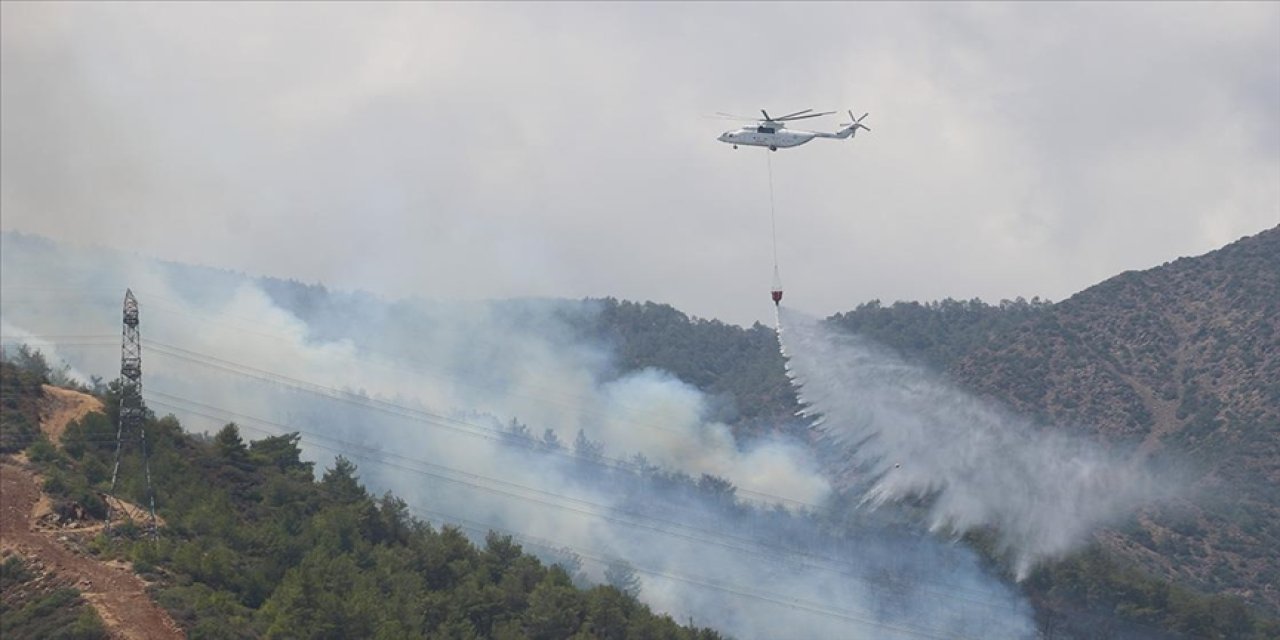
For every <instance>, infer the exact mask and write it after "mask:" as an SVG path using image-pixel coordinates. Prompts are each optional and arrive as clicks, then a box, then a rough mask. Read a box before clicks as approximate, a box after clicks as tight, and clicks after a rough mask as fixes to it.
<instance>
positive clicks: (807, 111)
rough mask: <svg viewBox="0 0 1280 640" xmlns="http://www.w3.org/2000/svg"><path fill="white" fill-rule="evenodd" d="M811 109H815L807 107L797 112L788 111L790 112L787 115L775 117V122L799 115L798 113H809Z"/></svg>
mask: <svg viewBox="0 0 1280 640" xmlns="http://www.w3.org/2000/svg"><path fill="white" fill-rule="evenodd" d="M810 111H813V109H805V110H804V111H797V112H795V113H788V114H787V115H785V116H781V117H778V118H774V122H777V121H779V120H786V119H787V118H790V117H791V116H798V115H800V114H802V113H809V112H810Z"/></svg>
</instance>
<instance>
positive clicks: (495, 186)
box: [0, 2, 1280, 323]
mask: <svg viewBox="0 0 1280 640" xmlns="http://www.w3.org/2000/svg"><path fill="white" fill-rule="evenodd" d="M0 14H2V15H0V25H2V29H3V31H2V37H3V43H2V48H0V81H2V83H3V86H2V94H3V99H2V104H0V120H2V125H3V131H2V137H0V142H2V145H0V146H2V154H0V214H2V216H3V218H2V220H0V226H2V227H3V229H5V230H19V231H27V232H34V233H40V234H44V235H48V236H51V237H53V238H56V239H59V240H62V241H71V242H77V243H98V244H102V245H106V246H110V247H115V248H120V249H126V250H133V251H136V252H138V253H141V254H145V255H151V256H156V257H160V258H165V259H173V260H181V261H185V262H193V263H199V264H207V265H213V266H220V267H227V268H231V269H235V270H239V271H245V272H248V273H251V274H267V275H275V276H281V277H293V278H296V279H299V280H304V281H308V282H312V281H323V282H325V283H326V284H329V285H331V286H336V287H340V288H361V289H367V290H371V291H375V292H378V293H383V294H387V295H392V296H401V295H420V296H425V297H431V298H451V297H467V298H478V297H509V296H558V297H575V298H576V297H582V296H605V295H612V296H617V297H621V298H629V299H639V300H643V299H652V300H655V301H659V302H668V303H671V304H674V305H676V306H677V307H679V308H681V309H682V310H685V311H687V312H689V313H692V314H695V315H699V316H702V317H716V318H720V319H723V320H726V321H730V322H736V323H746V322H751V321H753V320H756V319H760V320H764V319H766V318H769V317H771V314H772V309H771V308H770V305H769V302H768V295H767V290H768V287H769V284H770V279H771V275H772V259H771V256H770V241H769V228H770V224H769V201H768V187H767V182H766V171H767V166H766V155H767V152H765V151H763V150H760V149H741V150H738V151H734V150H732V149H731V148H730V147H729V146H727V145H724V144H722V143H719V142H716V140H715V138H716V136H717V135H719V134H720V133H721V132H722V131H724V130H725V129H728V128H731V126H732V123H727V122H722V121H717V120H714V119H710V118H708V117H707V116H709V115H710V114H712V113H713V112H716V111H730V112H738V113H752V112H754V111H755V110H757V109H759V108H760V107H764V108H768V109H771V110H776V111H778V112H783V111H794V110H799V109H804V108H809V107H813V108H819V109H841V110H843V109H853V110H854V111H855V112H856V113H858V114H861V113H862V112H864V111H869V112H871V116H870V117H869V118H868V119H867V120H866V124H868V125H870V127H871V128H872V131H871V132H870V133H866V132H863V133H861V134H859V135H858V137H857V138H856V139H855V140H853V141H852V142H850V141H831V140H817V141H814V142H812V143H810V144H808V145H806V146H803V147H799V148H796V149H790V150H783V151H779V152H777V153H775V154H771V156H772V162H773V172H774V176H775V187H776V190H777V226H778V234H779V236H778V247H779V254H780V259H781V268H782V276H783V281H784V283H785V284H786V288H787V302H789V303H790V304H792V305H794V306H797V307H800V308H803V309H807V310H809V311H812V312H815V313H820V314H827V313H831V312H835V311H842V310H847V309H849V308H852V307H853V306H855V305H856V304H858V303H860V302H863V301H866V300H869V299H872V298H880V299H882V300H884V301H886V302H889V301H892V300H898V299H936V298H942V297H947V296H950V297H955V298H970V297H974V296H978V297H982V298H984V299H987V300H992V301H994V300H998V299H1000V298H1008V297H1014V296H1017V295H1024V296H1027V297H1030V296H1032V295H1041V296H1047V297H1050V298H1052V299H1055V300H1056V299H1061V298H1063V297H1066V296H1068V295H1070V294H1071V293H1073V292H1075V291H1078V290H1080V289H1082V288H1084V287H1086V286H1089V285H1091V284H1094V283H1096V282H1098V281H1100V280H1102V279H1104V278H1106V277H1108V276H1111V275H1114V274H1115V273H1118V272H1120V271H1123V270H1126V269H1139V268H1148V267H1151V266H1154V265H1157V264H1160V263H1162V262H1164V261H1167V260H1171V259H1174V258H1176V257H1178V256H1182V255H1192V254H1198V253H1203V252H1205V251H1208V250H1211V249H1214V248H1216V247H1218V246H1220V245H1222V244H1225V243H1227V242H1229V241H1232V240H1234V239H1236V238H1239V237H1241V236H1243V235H1251V234H1253V233H1257V232H1258V231H1261V230H1263V229H1265V228H1268V227H1271V226H1274V225H1276V224H1277V222H1280V3H1261V2H1258V3H1246V4H1226V3H1214V4H1191V3H1170V4H1155V3H1139V4H1105V5H1104V4H1101V3H1088V4H1063V5H1046V4H1042V3H1023V4H1012V3H1000V4H970V5H961V4H950V3H947V4H909V5H891V4H875V5H869V4H862V3H859V4H834V3H822V4H808V5H806V4H790V3H789V4H729V3H709V4H675V3H660V4H621V3H567V4H533V3H528V4H525V3H521V4H459V5H450V4H438V3H404V4H386V5H373V4H366V3H361V4H349V5H343V4H336V3H326V4H317V5H308V4H302V3H285V4H247V3H225V4H194V3H167V4H162V3H126V4H105V3H86V4H53V3H33V4H23V3H17V2H5V3H3V4H0ZM841 121H842V120H841V119H838V118H836V117H835V116H832V117H830V118H819V119H813V120H808V121H804V124H806V125H809V124H812V126H813V127H814V128H825V129H828V130H830V129H834V128H835V125H836V123H838V122H841ZM797 126H799V125H797Z"/></svg>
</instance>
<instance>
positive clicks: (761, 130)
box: [756, 127, 773, 133]
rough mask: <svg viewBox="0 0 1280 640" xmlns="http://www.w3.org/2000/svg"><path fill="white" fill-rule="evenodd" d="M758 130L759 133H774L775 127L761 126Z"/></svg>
mask: <svg viewBox="0 0 1280 640" xmlns="http://www.w3.org/2000/svg"><path fill="white" fill-rule="evenodd" d="M756 131H757V132H758V133H773V127H760V128H758V129H756Z"/></svg>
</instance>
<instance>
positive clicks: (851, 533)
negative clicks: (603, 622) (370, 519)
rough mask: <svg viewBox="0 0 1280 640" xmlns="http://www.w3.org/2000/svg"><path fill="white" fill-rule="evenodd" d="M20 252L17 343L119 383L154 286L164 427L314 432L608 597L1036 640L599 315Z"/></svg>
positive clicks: (326, 451) (405, 488) (980, 573)
mask: <svg viewBox="0 0 1280 640" xmlns="http://www.w3.org/2000/svg"><path fill="white" fill-rule="evenodd" d="M0 240H2V241H3V247H2V248H3V251H2V252H0V256H2V260H3V264H2V266H3V269H0V288H2V290H3V293H4V306H3V310H2V313H0V315H2V316H3V318H2V319H3V321H4V322H5V323H6V324H5V327H6V328H5V339H6V341H7V340H8V339H9V337H10V336H11V335H12V336H13V337H14V338H17V339H29V338H31V337H32V335H36V336H45V337H44V338H43V339H45V340H47V341H48V342H47V343H46V344H49V345H51V346H56V347H57V349H58V354H59V356H60V357H62V358H66V359H67V361H68V362H70V363H72V364H73V365H74V366H75V367H76V368H77V369H78V370H80V371H83V372H85V373H86V374H89V375H98V376H102V377H104V378H108V379H110V378H113V377H115V374H114V372H115V371H116V370H118V367H119V331H120V303H121V297H122V295H123V292H124V289H125V287H132V288H133V291H134V293H135V294H137V297H138V301H139V306H140V313H141V324H140V329H141V333H142V344H143V371H144V375H143V378H144V385H143V388H144V398H145V400H146V401H147V403H148V406H149V407H150V408H151V409H152V410H154V411H155V412H157V413H158V414H161V415H163V414H165V413H173V414H174V415H176V416H177V417H179V418H180V419H181V420H182V422H183V424H184V426H185V427H186V428H187V429H188V430H191V431H195V432H201V431H204V432H213V431H216V430H217V429H218V428H220V427H221V426H222V425H223V424H225V423H227V422H232V421H234V422H236V423H237V424H238V425H240V427H241V429H242V430H244V431H245V432H246V435H247V436H249V437H260V436H262V435H275V434H281V433H287V432H293V431H297V432H300V433H301V435H302V441H301V446H302V448H303V452H304V457H305V458H306V459H309V460H312V461H315V462H317V467H318V468H319V469H323V468H324V467H326V466H329V465H331V462H332V460H333V458H334V456H335V455H337V454H342V455H345V456H347V457H348V458H350V459H352V460H353V461H354V462H355V463H356V464H357V465H359V469H360V471H359V473H360V476H361V479H362V481H363V482H364V483H365V484H366V486H368V487H369V488H370V490H371V491H373V492H375V493H381V492H382V491H385V490H391V491H393V492H394V493H396V494H397V495H398V496H400V497H402V498H403V499H405V500H406V501H407V502H408V504H409V505H410V506H411V507H412V508H413V509H414V510H415V511H416V513H417V514H419V516H420V517H422V518H424V519H426V520H429V521H431V522H433V523H437V524H441V523H446V524H454V525H457V526H460V527H462V528H463V529H464V530H466V531H468V532H470V533H472V534H474V535H475V536H477V537H481V536H483V535H484V533H485V532H486V531H488V530H491V529H492V530H497V531H499V532H505V533H511V534H513V535H514V536H515V538H516V540H517V542H520V543H522V544H523V545H524V546H525V547H526V549H528V550H529V551H531V552H534V553H537V554H538V555H540V556H541V557H543V558H544V559H545V560H547V561H549V562H559V563H561V564H563V565H565V566H566V567H567V568H568V569H569V570H570V572H571V574H573V575H575V577H576V579H578V580H579V581H581V582H583V583H584V584H585V583H591V582H599V581H604V580H608V579H610V569H611V568H612V569H613V570H612V574H613V575H615V576H616V575H617V574H618V572H619V571H620V572H621V573H624V574H625V573H626V572H628V571H630V572H632V573H633V575H634V578H635V581H634V587H635V588H636V589H638V594H639V597H640V599H641V600H642V601H644V602H646V603H648V604H649V605H650V606H651V607H653V608H654V609H656V610H658V611H661V612H665V613H668V614H670V615H672V616H673V617H674V618H675V619H677V620H679V621H680V622H687V621H689V620H692V621H693V622H694V623H695V624H698V625H701V626H711V627H714V628H716V629H719V630H721V631H723V632H726V633H728V634H731V635H733V636H734V637H737V638H743V639H747V638H777V637H806V638H824V637H825V638H853V639H857V638H916V637H921V636H924V637H938V636H942V637H952V636H971V637H978V636H983V637H1001V638H1024V637H1031V636H1032V635H1033V631H1032V626H1033V625H1032V623H1031V620H1030V613H1029V609H1028V607H1027V605H1026V603H1025V602H1023V601H1022V600H1021V599H1020V598H1019V597H1018V596H1017V595H1016V594H1015V593H1014V592H1013V590H1012V589H1011V588H1010V587H1009V586H1008V585H1006V584H1003V583H1002V582H1001V581H1000V580H999V579H998V578H997V577H995V576H993V575H991V574H990V573H989V572H988V571H987V570H986V569H984V567H983V565H982V563H981V562H980V561H979V559H978V558H977V557H976V556H975V554H974V553H972V552H971V551H969V550H968V549H967V548H965V547H963V546H961V545H956V544H954V543H950V542H948V541H946V540H939V539H937V538H935V537H932V536H927V535H922V534H921V533H920V532H919V531H917V530H915V529H913V528H911V527H901V526H898V525H895V524H893V523H890V522H886V521H879V520H877V519H876V518H874V517H871V515H872V514H866V513H862V512H860V511H857V510H855V511H846V510H840V509H835V508H833V506H832V505H833V504H838V502H835V501H833V494H832V488H831V482H830V480H829V478H828V477H827V476H826V475H824V473H823V472H822V470H821V465H820V463H819V461H818V460H816V459H815V457H814V455H813V453H812V450H811V448H810V447H809V446H808V445H807V443H802V442H798V441H795V440H791V439H787V438H782V437H773V438H764V439H758V440H752V441H748V442H740V441H737V440H736V439H735V437H734V436H733V434H732V432H731V430H730V429H729V427H728V426H726V425H724V424H720V423H718V422H716V421H715V420H713V419H710V418H709V416H710V415H711V414H712V412H711V411H710V410H709V404H710V403H709V402H708V400H707V398H706V397H705V396H704V395H703V394H702V393H701V392H700V391H698V390H697V389H696V388H694V387H692V386H690V385H688V384H686V383H684V382H682V381H681V380H679V379H677V378H676V377H674V376H672V375H671V374H669V373H666V372H663V371H658V370H653V369H647V370H639V371H619V370H617V369H616V367H615V365H614V364H613V359H612V355H611V346H610V345H608V344H602V343H598V342H594V341H592V340H590V339H586V338H584V337H583V336H582V335H581V333H580V332H579V331H577V330H575V328H574V327H576V326H581V323H582V321H583V320H589V319H590V318H592V317H594V316H595V314H596V313H597V312H598V306H597V305H596V304H594V303H592V302H589V301H588V302H568V301H539V300H529V301H504V302H487V303H446V302H438V301H437V302H432V301H421V300H417V301H414V300H409V301H398V302H387V301H384V300H380V299H376V298H373V297H371V296H367V295H363V294H358V293H344V292H331V291H326V290H323V289H320V288H318V287H302V286H300V285H299V286H285V285H284V283H281V282H280V281H266V280H254V279H251V278H248V277H245V276H243V275H240V274H234V273H228V272H222V271H215V270H212V269H206V268H195V267H188V266H182V265H173V264H163V263H157V262H154V261H150V260H146V259H143V258H138V257H132V256H126V255H123V254H119V253H115V252H110V251H104V250H96V249H83V248H71V247H61V246H58V245H54V244H52V243H48V242H45V241H41V240H39V239H34V238H30V237H24V236H14V235H12V234H5V235H3V236H0ZM10 327H12V329H11V328H10ZM11 331H12V332H13V333H12V334H11V333H10V332H11ZM806 388H807V389H814V387H806ZM157 496H158V497H157V500H158V503H159V508H160V510H161V512H163V510H164V487H157ZM619 566H621V567H623V569H621V570H619V569H617V567H619Z"/></svg>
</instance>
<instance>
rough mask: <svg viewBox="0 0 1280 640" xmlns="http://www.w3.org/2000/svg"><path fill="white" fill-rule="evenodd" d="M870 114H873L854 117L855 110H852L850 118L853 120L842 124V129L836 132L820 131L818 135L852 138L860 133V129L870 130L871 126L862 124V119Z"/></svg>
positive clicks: (841, 138)
mask: <svg viewBox="0 0 1280 640" xmlns="http://www.w3.org/2000/svg"><path fill="white" fill-rule="evenodd" d="M868 115H871V114H868V113H864V114H862V117H861V118H855V117H853V112H852V111H850V112H849V119H850V120H852V122H846V123H844V124H842V125H840V130H839V131H837V132H835V133H819V134H818V137H820V138H838V139H840V140H844V139H845V138H852V137H853V136H854V135H856V134H857V133H858V129H866V130H867V131H870V130H871V127H868V126H867V125H865V124H862V120H863V119H864V118H866V117H867V116H868Z"/></svg>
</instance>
